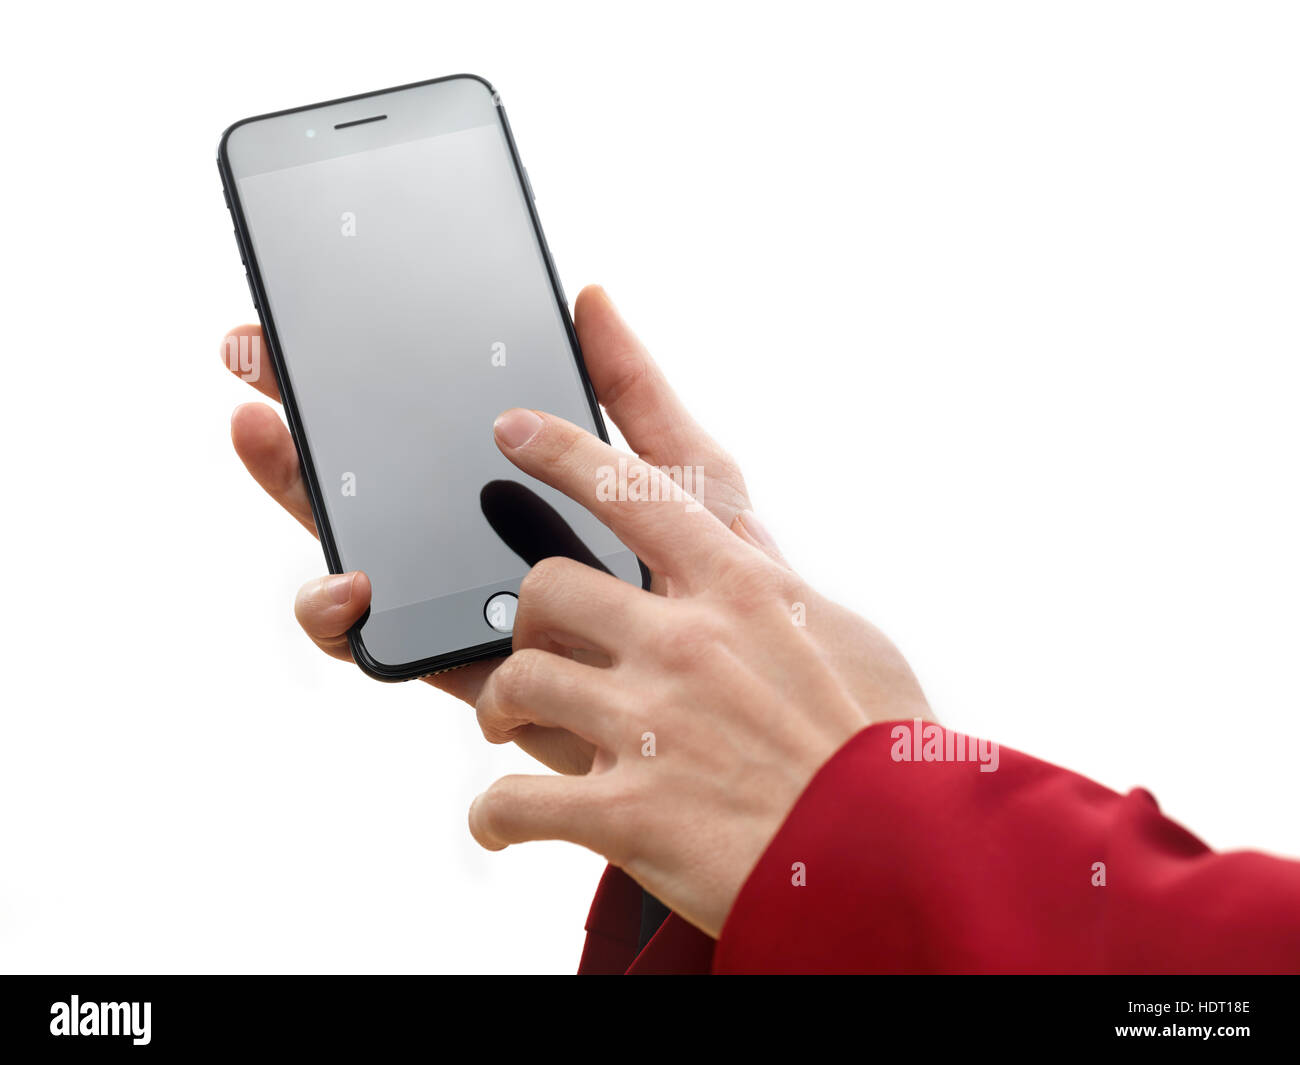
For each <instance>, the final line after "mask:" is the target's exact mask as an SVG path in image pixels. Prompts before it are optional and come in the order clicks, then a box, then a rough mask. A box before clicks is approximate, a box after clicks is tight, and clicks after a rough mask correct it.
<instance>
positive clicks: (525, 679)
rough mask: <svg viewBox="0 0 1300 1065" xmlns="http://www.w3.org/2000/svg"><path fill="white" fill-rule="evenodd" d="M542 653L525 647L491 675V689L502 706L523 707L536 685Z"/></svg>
mask: <svg viewBox="0 0 1300 1065" xmlns="http://www.w3.org/2000/svg"><path fill="white" fill-rule="evenodd" d="M541 654H542V652H540V651H538V650H536V649H535V648H531V647H525V648H522V649H521V650H518V651H516V652H515V653H514V654H512V655H511V656H510V657H509V658H507V659H506V660H505V661H504V662H502V663H501V665H499V666H497V668H496V671H495V672H494V673H493V675H492V679H493V688H494V689H495V690H496V694H497V697H498V698H499V699H500V700H501V703H502V704H503V705H504V706H509V707H517V706H521V705H523V704H524V703H525V702H526V700H527V698H528V695H529V692H531V691H532V689H533V686H534V684H535V683H536V676H537V670H538V668H539V666H540V662H539V658H540V656H541Z"/></svg>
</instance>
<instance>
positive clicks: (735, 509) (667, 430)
mask: <svg viewBox="0 0 1300 1065" xmlns="http://www.w3.org/2000/svg"><path fill="white" fill-rule="evenodd" d="M574 324H575V327H576V328H577V332H578V338H579V341H580V342H581V345H582V350H583V356H584V360H585V362H586V366H587V372H588V375H589V376H590V377H591V381H592V385H593V387H594V388H595V391H596V398H597V399H598V400H599V401H600V403H601V404H602V405H603V406H604V407H605V409H606V411H607V412H608V414H609V416H610V418H611V419H612V420H613V422H614V424H616V425H617V426H618V427H619V429H620V430H621V431H622V433H623V435H624V437H625V438H626V439H627V441H628V443H629V445H630V446H631V447H632V448H633V449H634V450H635V451H636V452H637V454H639V455H640V456H641V457H642V458H643V459H645V460H646V461H647V462H649V463H650V464H652V465H655V466H670V467H671V466H701V467H703V468H704V470H705V473H706V478H705V482H704V494H703V495H702V497H701V499H700V502H701V503H703V504H704V506H705V507H707V508H708V510H709V511H710V512H711V513H712V514H713V515H715V516H716V517H717V518H718V520H719V521H720V522H722V523H723V524H724V525H727V526H730V527H731V528H732V529H733V530H734V531H735V532H736V534H737V535H738V536H741V537H743V538H745V539H747V540H749V541H750V542H751V543H756V544H758V543H760V539H759V538H760V537H763V536H764V535H765V534H763V533H762V532H761V530H760V531H759V533H758V537H756V536H755V535H754V534H753V533H752V532H751V531H750V529H749V528H748V527H747V522H753V523H754V525H753V527H754V528H758V526H757V523H756V520H755V519H753V516H752V514H747V513H745V512H746V511H748V509H749V506H750V503H749V496H748V493H747V491H746V489H745V481H744V478H743V477H742V476H741V474H740V469H739V467H738V466H737V465H736V463H735V461H734V460H733V459H732V458H731V457H730V456H729V455H727V453H726V452H725V451H723V450H722V448H721V447H719V446H718V444H717V443H716V442H714V441H713V440H712V439H711V438H710V437H709V436H708V434H707V433H705V432H704V431H703V430H702V429H701V428H700V427H699V425H697V424H696V422H695V421H694V419H693V418H692V417H691V416H690V414H689V413H687V411H686V409H685V408H684V407H683V406H682V404H681V402H680V400H678V398H677V396H676V395H675V394H674V393H673V390H672V389H671V388H670V387H669V385H668V382H667V381H666V380H665V379H664V376H663V374H662V373H661V372H660V370H659V368H658V367H657V366H656V365H655V364H654V361H653V360H652V359H651V358H650V355H649V353H648V352H647V351H646V350H645V348H644V347H642V345H641V344H640V342H639V341H638V340H637V339H636V337H635V336H634V335H633V333H632V331H631V330H630V329H629V328H628V327H627V325H626V324H625V323H624V322H623V320H622V318H621V317H620V316H619V314H618V311H617V310H615V308H614V305H613V304H612V303H611V302H610V300H609V297H608V296H607V295H606V294H605V292H604V290H603V289H601V288H598V287H596V286H589V287H588V288H585V289H583V291H582V292H581V293H580V294H579V296H578V300H577V303H576V305H575V307H574ZM241 336H243V337H256V338H258V340H259V342H260V341H261V329H260V328H259V327H258V326H255V325H248V326H240V327H239V328H238V329H235V330H233V331H232V332H231V333H230V334H228V336H227V342H228V341H229V339H230V338H231V337H235V338H238V337H241ZM236 342H237V341H236ZM227 350H228V349H227V347H226V346H225V344H224V343H223V347H222V353H223V356H224V355H225V353H226V351H227ZM228 365H229V363H228ZM232 368H233V367H232ZM253 387H255V388H256V389H257V390H258V391H259V392H261V393H263V394H264V395H266V396H269V397H270V398H271V399H273V400H276V401H278V400H279V399H280V394H279V390H278V388H277V387H276V382H275V376H274V374H272V373H271V372H270V370H269V368H268V367H263V368H262V372H261V374H260V375H259V377H258V379H257V380H256V381H255V382H253ZM484 431H485V432H486V431H487V427H486V426H485V427H484ZM230 435H231V440H232V442H233V443H234V445H235V451H236V452H237V453H238V454H239V457H240V458H241V459H242V460H243V462H244V465H245V466H246V467H247V468H248V471H249V473H251V474H252V475H253V479H254V480H256V481H257V483H258V484H260V485H261V486H262V487H263V488H264V489H266V491H267V492H268V493H269V494H270V496H271V497H272V498H273V499H274V500H276V502H278V503H279V504H280V505H281V506H283V507H284V509H285V510H287V511H288V512H289V513H290V514H291V515H293V517H295V518H296V519H297V520H298V521H299V523H300V524H302V526H303V527H304V528H305V529H307V531H308V532H310V533H312V535H316V526H315V523H314V521H313V520H312V513H311V504H310V502H309V501H308V495H307V489H306V487H305V485H304V484H303V481H302V476H301V472H300V469H299V464H298V453H297V450H296V449H295V448H294V446H293V440H292V439H291V437H290V436H289V430H288V429H287V428H286V427H285V425H284V423H283V422H282V421H281V420H280V417H279V416H278V415H277V414H276V412H275V411H274V410H273V409H272V408H271V407H268V406H267V405H265V404H262V403H249V404H245V405H243V406H241V407H239V408H237V409H236V410H235V413H234V416H233V417H232V419H231V424H230ZM764 550H768V551H770V552H771V553H772V554H773V555H776V554H777V552H776V548H775V546H774V545H772V544H770V543H767V544H765V545H764ZM651 587H652V588H654V589H655V590H657V591H661V590H662V588H663V580H662V577H661V576H660V575H658V574H655V575H654V582H653V583H652V585H651ZM369 605H370V581H369V580H368V579H367V577H366V575H365V574H364V573H345V574H342V575H338V576H326V577H322V578H320V579H318V580H313V581H310V582H308V583H307V584H305V585H304V586H303V587H302V589H301V590H300V591H299V592H298V598H297V602H296V604H295V612H296V614H297V617H298V621H299V624H301V625H302V627H303V629H304V630H305V631H306V633H307V635H308V636H310V637H311V638H312V640H313V641H315V643H316V645H317V646H318V647H320V648H321V650H323V651H324V652H325V653H326V654H329V655H331V656H332V657H334V658H341V659H347V660H348V661H351V658H352V652H351V650H350V648H349V646H348V641H347V632H348V630H349V629H350V628H351V627H352V626H353V625H354V624H355V623H356V621H357V620H358V619H359V618H360V617H361V616H362V615H363V614H364V613H365V612H366V609H367V608H368V607H369ZM580 657H581V656H580ZM501 661H502V659H492V660H489V661H485V662H475V663H472V664H470V665H468V666H464V667H462V668H460V669H456V670H451V671H450V672H447V673H442V674H439V675H438V676H434V677H426V678H424V679H425V682H426V683H428V684H431V685H433V686H434V687H435V688H439V689H441V690H443V691H447V692H450V693H451V694H452V695H455V696H456V697H457V698H460V699H463V700H464V701H466V702H468V703H471V704H472V703H474V702H475V701H476V700H477V698H478V696H479V693H480V691H481V690H482V687H483V684H484V682H485V681H486V680H487V678H488V677H489V676H490V675H491V673H492V671H493V670H494V669H495V668H496V667H497V665H499V663H500V662H501ZM490 738H492V739H494V740H497V741H498V742H502V741H505V740H514V741H515V742H516V743H518V744H519V746H520V747H522V748H523V749H524V750H525V751H527V752H528V753H529V754H531V755H533V756H534V757H535V758H537V759H538V760H540V761H541V762H543V763H544V764H545V765H547V766H549V767H550V768H552V769H556V770H559V771H560V772H566V773H585V772H586V771H587V770H588V769H589V768H590V767H591V759H592V755H593V748H592V747H591V745H590V744H589V743H587V742H586V741H584V740H581V739H579V738H577V737H574V736H572V735H570V734H569V733H567V732H565V731H564V730H548V729H544V728H541V727H539V726H535V725H525V726H521V727H519V728H516V729H512V730H511V731H509V732H508V733H499V732H494V733H492V734H491V736H490Z"/></svg>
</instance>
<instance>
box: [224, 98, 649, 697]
mask: <svg viewBox="0 0 1300 1065" xmlns="http://www.w3.org/2000/svg"><path fill="white" fill-rule="evenodd" d="M465 78H468V79H471V80H473V81H477V82H480V83H481V84H482V85H483V86H484V87H485V88H486V89H487V91H488V92H489V93H490V94H491V96H492V102H493V104H494V105H495V110H496V115H497V121H498V122H500V123H501V129H502V132H503V133H504V134H505V140H506V144H507V145H508V147H509V149H510V160H511V163H512V164H513V165H514V169H515V180H516V181H517V182H518V184H519V188H520V190H521V191H522V192H523V198H524V203H525V204H526V205H527V207H528V217H529V218H530V219H531V221H532V226H533V234H534V238H535V239H536V240H537V244H538V247H539V248H540V249H541V252H542V259H543V262H544V263H545V265H546V274H547V277H548V278H549V279H550V283H551V292H552V295H553V297H554V299H555V302H556V304H557V306H558V307H559V309H560V317H561V319H562V320H563V322H564V329H565V333H566V335H567V336H568V339H569V347H570V350H571V351H572V353H573V359H574V363H575V365H576V366H577V368H578V378H579V380H580V381H581V382H582V389H583V393H584V395H585V396H586V398H587V405H588V406H589V407H590V409H591V416H592V421H593V423H594V424H595V426H596V432H597V434H598V435H599V436H600V438H601V440H603V441H605V443H609V433H608V431H607V430H606V428H605V420H604V418H603V417H602V416H601V411H600V404H599V402H598V401H597V400H596V392H595V389H594V388H593V387H592V385H591V379H590V378H589V377H588V375H587V367H586V364H585V363H584V362H583V358H582V349H581V347H580V346H579V344H578V334H577V331H576V330H575V329H574V327H573V318H572V316H571V315H570V313H569V303H568V299H567V298H566V297H565V295H564V288H563V286H562V285H561V284H560V278H559V274H558V273H557V271H556V269H555V262H554V260H553V259H552V258H551V250H550V248H549V247H548V246H547V243H546V234H545V233H544V232H543V231H542V223H541V220H540V219H539V218H538V216H537V206H536V204H535V203H534V202H533V193H532V185H531V182H529V180H528V178H527V175H526V174H525V172H524V166H523V163H522V162H521V161H520V159H519V150H518V148H517V147H516V146H515V138H514V135H513V133H511V130H510V121H509V119H508V118H507V117H506V111H505V107H504V106H502V103H501V96H500V94H499V93H498V92H497V91H496V89H495V88H493V86H492V84H491V83H490V82H489V81H488V80H487V79H486V78H482V77H480V76H479V75H477V74H448V75H445V76H444V77H440V78H429V79H427V80H426V81H416V82H411V83H409V84H406V85H396V86H393V87H392V88H390V89H380V90H378V91H376V92H367V93H358V94H356V95H355V96H343V97H340V98H339V99H336V100H325V101H322V102H320V103H314V104H307V105H305V106H303V107H290V108H286V109H285V110H283V111H270V112H267V113H266V114H261V115H253V116H250V117H249V118H243V119H240V120H239V121H238V122H235V123H232V124H231V125H230V126H229V127H228V128H227V129H226V130H225V132H224V133H222V135H221V142H220V144H219V145H218V147H217V169H218V170H219V171H220V174H221V184H222V188H223V191H224V193H225V199H226V206H227V208H228V209H229V210H230V214H231V217H232V218H233V220H234V225H235V237H236V239H237V240H238V242H239V254H240V259H241V261H242V262H243V264H244V269H245V271H246V275H247V278H248V283H249V288H250V290H251V292H252V295H253V304H254V309H255V310H256V311H257V316H258V320H259V321H260V322H261V325H262V336H263V340H264V341H265V344H266V348H267V349H268V351H269V352H270V356H271V366H272V369H273V371H274V373H275V380H276V384H277V385H278V386H279V389H280V399H281V402H282V403H283V406H284V412H285V420H286V421H287V422H288V424H289V433H290V435H291V436H292V437H293V442H294V446H295V447H296V448H297V449H298V460H299V465H300V466H301V467H302V472H303V480H304V482H305V483H306V485H307V494H308V497H309V500H310V502H311V512H312V517H313V518H314V519H315V522H316V529H317V532H318V533H319V534H320V542H321V546H322V548H323V549H324V551H325V561H326V564H327V565H328V566H329V571H330V572H331V573H342V572H343V564H342V562H341V561H340V556H339V552H338V548H337V545H336V543H335V539H334V530H333V529H332V528H331V527H330V524H329V518H328V516H327V514H326V509H325V506H324V501H323V497H322V491H321V485H320V483H319V480H318V478H317V476H316V466H315V463H314V462H313V461H312V458H311V452H310V449H309V448H308V447H307V445H306V435H305V433H303V432H302V429H301V425H302V418H301V415H300V414H299V411H298V405H297V403H296V401H295V399H294V394H293V386H292V385H291V384H290V382H289V379H288V374H287V372H286V370H285V367H284V363H283V360H281V358H280V355H279V340H278V337H277V336H276V332H275V322H274V320H273V319H272V317H271V314H270V312H269V311H267V310H266V309H265V308H266V304H267V300H266V290H265V288H264V287H263V284H262V275H261V271H260V269H259V268H258V263H257V259H256V257H255V256H254V254H253V244H252V240H251V239H250V237H249V232H248V226H247V222H246V220H245V218H244V212H243V207H242V205H241V203H240V200H239V188H238V186H237V184H236V182H235V178H234V172H233V170H232V168H231V165H230V159H229V154H228V152H227V146H228V144H229V141H230V136H231V134H233V133H234V132H235V130H237V129H239V128H240V127H241V126H245V125H248V124H249V123H252V122H260V121H263V120H265V119H269V118H279V117H281V116H283V115H293V114H303V113H305V112H309V111H315V110H319V109H321V108H325V107H333V106H335V105H337V104H343V103H350V102H352V101H355V100H367V99H373V98H376V97H382V96H388V95H391V94H392V93H397V92H404V91H407V90H410V89H418V88H423V87H424V86H427V85H434V84H437V83H439V82H446V81H455V80H458V79H465ZM637 564H638V566H639V568H640V571H641V586H642V588H643V589H648V588H649V587H650V573H649V571H648V570H647V569H646V567H645V564H644V563H643V562H641V560H640V559H637ZM368 616H369V611H367V612H366V614H365V615H363V616H362V617H361V619H360V620H359V621H358V622H357V623H356V624H355V625H354V626H353V627H352V628H351V629H350V630H349V631H348V644H349V646H350V647H351V649H352V657H353V659H354V661H355V662H356V663H357V665H358V666H360V667H361V669H362V670H363V671H364V672H366V673H367V674H369V675H370V676H372V677H374V678H376V679H377V680H384V681H403V680H414V679H416V678H417V677H427V676H431V675H433V674H435V673H443V672H446V671H447V670H449V669H456V668H457V667H459V666H465V665H469V664H470V663H471V662H477V661H481V660H483V659H487V658H496V657H500V656H502V655H507V654H509V653H510V651H511V640H510V638H509V637H503V638H502V639H499V640H490V641H487V642H485V643H482V644H476V645H475V646H473V647H466V648H462V649H461V650H458V651H449V652H446V653H443V654H439V655H432V656H430V657H428V658H423V659H419V660H417V661H414V662H407V663H404V664H402V665H396V666H392V665H388V664H387V663H384V662H380V661H378V660H377V659H376V658H374V656H373V655H371V654H370V651H369V649H368V648H367V647H366V645H365V641H364V640H363V639H362V637H361V633H360V630H361V626H362V625H364V624H365V621H366V618H367V617H368Z"/></svg>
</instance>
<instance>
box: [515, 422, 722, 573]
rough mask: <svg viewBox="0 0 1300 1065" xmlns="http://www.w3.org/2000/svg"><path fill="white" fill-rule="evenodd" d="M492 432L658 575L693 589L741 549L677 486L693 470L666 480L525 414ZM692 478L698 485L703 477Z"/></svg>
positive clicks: (577, 433) (525, 466) (574, 429)
mask: <svg viewBox="0 0 1300 1065" xmlns="http://www.w3.org/2000/svg"><path fill="white" fill-rule="evenodd" d="M493 431H494V433H495V435H496V440H497V446H498V447H500V448H501V451H502V453H503V454H504V455H505V456H506V458H508V459H509V460H510V461H511V462H513V463H514V464H515V465H516V466H518V467H519V468H520V469H521V470H523V471H524V472H525V473H527V474H531V475H532V476H533V477H536V478H537V479H538V480H539V481H543V482H544V483H546V484H549V485H551V486H552V487H553V488H558V489H559V490H560V491H561V492H563V493H564V494H565V495H566V496H568V497H569V498H570V499H573V500H576V501H577V502H578V503H581V504H582V505H583V506H584V507H586V508H587V509H588V510H589V511H591V512H592V514H594V515H595V516H596V517H597V518H599V519H600V520H601V521H602V522H604V523H605V524H606V525H607V526H609V528H610V529H611V530H612V531H613V533H614V535H615V536H617V537H618V538H619V539H620V540H622V541H623V543H625V544H626V545H627V546H628V547H630V548H631V549H632V550H633V551H635V552H636V553H637V555H639V556H640V558H641V559H642V561H644V562H645V564H646V565H647V566H649V567H650V568H651V569H652V570H655V571H656V572H659V573H664V574H667V575H668V576H672V577H676V578H678V579H680V580H685V581H687V582H688V583H689V581H690V578H691V577H692V576H693V575H696V574H699V573H701V572H702V571H703V570H705V569H706V568H708V566H709V563H710V560H712V559H714V558H716V557H718V555H719V553H720V552H726V551H728V550H732V549H734V547H735V545H736V544H738V543H740V541H739V540H738V539H737V538H736V537H735V536H733V535H732V534H731V533H730V532H729V531H728V530H727V528H726V527H725V526H724V525H723V524H722V523H721V522H720V521H718V519H717V518H715V517H714V516H713V515H712V514H711V513H709V511H707V510H706V509H705V508H704V507H703V506H702V505H701V504H700V503H697V502H696V501H695V499H694V497H693V496H692V495H691V494H690V493H688V492H687V491H685V489H684V488H683V486H682V484H680V483H678V482H677V481H676V480H675V479H674V478H675V477H680V478H681V479H682V480H683V481H684V480H685V479H686V477H687V471H686V470H680V471H669V472H665V471H664V470H663V469H660V468H659V467H655V466H651V465H650V464H649V463H647V462H644V461H643V460H641V459H639V458H636V457H635V456H632V455H625V454H622V453H621V452H618V451H615V450H614V449H613V448H612V447H610V446H609V445H608V444H607V443H605V442H604V441H603V440H601V439H599V438H598V437H595V436H593V435H592V434H591V433H589V432H587V431H585V430H583V429H580V428H578V426H576V425H574V424H573V423H572V422H567V421H565V420H564V419H563V418H557V417H555V416H554V415H552V414H544V413H542V412H540V411H532V410H525V409H524V408H522V407H515V408H513V409H512V410H508V411H506V412H505V413H504V414H502V415H501V416H500V417H498V418H497V420H496V424H495V425H494V426H493ZM689 470H690V473H689V476H690V479H691V481H692V482H695V481H696V480H698V479H699V478H700V477H702V476H703V473H702V472H700V471H698V470H697V469H696V468H694V467H691V468H689Z"/></svg>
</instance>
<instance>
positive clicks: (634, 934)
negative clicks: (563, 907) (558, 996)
mask: <svg viewBox="0 0 1300 1065" xmlns="http://www.w3.org/2000/svg"><path fill="white" fill-rule="evenodd" d="M640 931H641V888H640V887H639V886H638V885H637V883H636V881H635V880H633V879H632V878H631V877H630V876H628V875H627V873H625V872H623V870H622V869H618V868H616V867H614V866H612V865H609V866H606V867H605V875H604V876H602V877H601V878H600V886H599V887H597V888H596V898H595V899H594V900H593V902H592V904H591V912H590V913H589V914H588V915H587V942H586V944H585V945H584V946H583V948H582V961H581V962H580V963H579V965H578V974H579V975H580V976H589V975H594V976H600V975H604V976H609V975H616V974H619V973H626V974H628V975H629V976H631V975H653V974H667V973H694V974H703V973H707V972H709V971H710V968H711V967H712V964H713V947H714V942H713V940H712V939H711V938H710V937H709V936H707V935H705V934H704V933H703V932H701V931H700V930H699V929H698V928H696V927H695V926H694V925H692V924H688V923H687V922H686V921H683V920H682V919H681V918H680V917H678V916H677V914H675V913H670V914H669V915H668V916H667V918H666V919H665V920H664V922H663V924H661V925H660V926H659V930H658V931H657V932H655V934H654V935H653V936H651V937H650V941H649V942H648V943H646V945H645V946H644V947H643V948H642V949H641V950H640V951H638V950H637V940H638V938H639V936H640Z"/></svg>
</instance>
